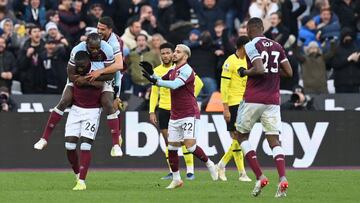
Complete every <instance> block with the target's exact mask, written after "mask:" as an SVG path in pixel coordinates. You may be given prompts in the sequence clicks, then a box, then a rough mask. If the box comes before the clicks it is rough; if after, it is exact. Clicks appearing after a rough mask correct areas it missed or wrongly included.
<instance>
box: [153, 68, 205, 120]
mask: <svg viewBox="0 0 360 203" xmlns="http://www.w3.org/2000/svg"><path fill="white" fill-rule="evenodd" d="M170 67H171V66H169V67H166V66H164V64H161V65H159V66H157V67H156V68H154V73H155V74H156V75H157V76H159V77H162V76H164V75H165V74H166V73H167V72H169V69H170ZM194 84H195V89H194V95H195V97H197V96H198V95H199V93H200V91H201V88H202V87H203V86H204V84H203V82H202V81H201V79H200V78H199V76H197V75H196V74H195V82H194ZM158 104H159V108H162V109H165V110H170V109H171V96H170V89H169V88H165V87H158V86H156V85H153V86H152V87H151V93H150V104H149V112H150V113H153V112H155V108H156V106H157V105H158Z"/></svg>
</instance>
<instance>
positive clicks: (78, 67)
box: [74, 51, 91, 75]
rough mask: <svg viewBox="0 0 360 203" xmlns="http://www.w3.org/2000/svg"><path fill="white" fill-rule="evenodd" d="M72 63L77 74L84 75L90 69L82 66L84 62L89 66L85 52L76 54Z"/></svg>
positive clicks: (88, 57) (88, 59)
mask: <svg viewBox="0 0 360 203" xmlns="http://www.w3.org/2000/svg"><path fill="white" fill-rule="evenodd" d="M74 62H75V71H76V73H77V74H80V75H85V74H86V73H88V72H89V71H90V67H91V66H90V65H89V66H86V67H84V66H83V63H84V62H88V64H90V56H89V54H88V53H87V52H86V51H78V52H76V54H75V57H74Z"/></svg>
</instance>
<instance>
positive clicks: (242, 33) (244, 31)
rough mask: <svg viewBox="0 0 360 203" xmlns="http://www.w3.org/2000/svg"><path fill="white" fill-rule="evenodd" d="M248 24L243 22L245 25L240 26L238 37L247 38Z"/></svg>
mask: <svg viewBox="0 0 360 203" xmlns="http://www.w3.org/2000/svg"><path fill="white" fill-rule="evenodd" d="M246 24H247V22H243V23H242V24H241V25H240V27H239V29H238V32H237V34H238V37H240V36H247V28H246Z"/></svg>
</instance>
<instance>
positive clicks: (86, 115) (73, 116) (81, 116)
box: [65, 105, 101, 140]
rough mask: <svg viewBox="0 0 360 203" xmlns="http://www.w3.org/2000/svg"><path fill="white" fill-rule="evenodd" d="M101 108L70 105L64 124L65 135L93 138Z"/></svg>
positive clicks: (97, 126)
mask: <svg viewBox="0 0 360 203" xmlns="http://www.w3.org/2000/svg"><path fill="white" fill-rule="evenodd" d="M100 114H101V108H82V107H78V106H76V105H72V107H71V109H70V112H69V115H68V118H67V120H66V126H65V137H68V136H75V137H80V136H82V137H86V138H89V139H92V140H94V139H95V137H96V133H97V130H98V128H99V122H100Z"/></svg>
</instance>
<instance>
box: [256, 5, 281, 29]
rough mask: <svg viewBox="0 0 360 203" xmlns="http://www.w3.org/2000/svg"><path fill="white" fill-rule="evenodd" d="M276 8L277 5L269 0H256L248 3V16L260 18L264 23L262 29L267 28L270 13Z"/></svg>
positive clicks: (277, 8)
mask: <svg viewBox="0 0 360 203" xmlns="http://www.w3.org/2000/svg"><path fill="white" fill-rule="evenodd" d="M278 10H279V6H278V5H277V4H276V3H274V2H272V1H271V0H256V1H254V2H252V3H251V5H250V8H249V15H250V18H253V17H258V18H261V19H262V20H263V23H264V30H268V29H269V27H270V14H272V13H274V12H277V11H278Z"/></svg>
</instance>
